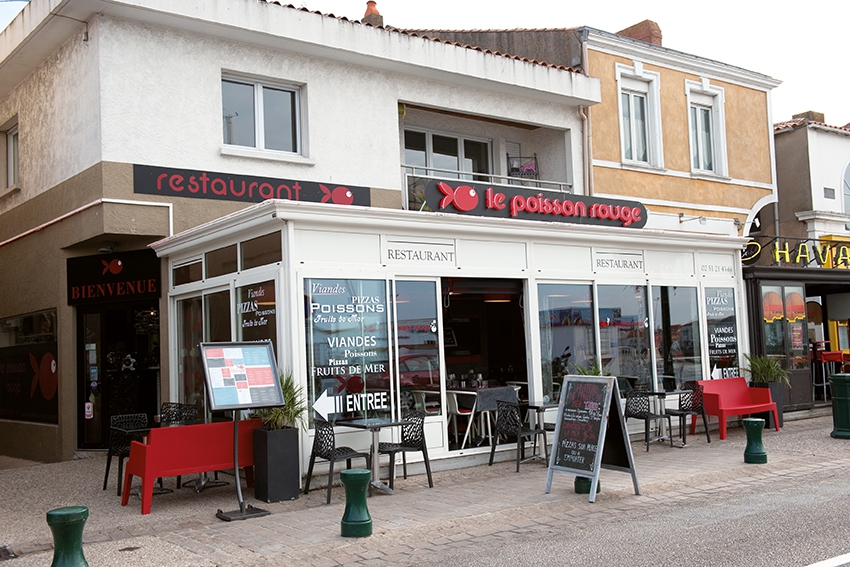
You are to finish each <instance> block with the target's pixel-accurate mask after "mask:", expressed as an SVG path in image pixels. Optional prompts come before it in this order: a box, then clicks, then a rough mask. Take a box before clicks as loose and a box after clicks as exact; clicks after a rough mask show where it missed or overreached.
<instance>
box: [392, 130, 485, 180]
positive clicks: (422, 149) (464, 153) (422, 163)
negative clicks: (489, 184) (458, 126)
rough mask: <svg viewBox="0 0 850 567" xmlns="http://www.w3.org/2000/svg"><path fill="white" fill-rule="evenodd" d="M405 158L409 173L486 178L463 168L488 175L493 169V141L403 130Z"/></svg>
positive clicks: (457, 177)
mask: <svg viewBox="0 0 850 567" xmlns="http://www.w3.org/2000/svg"><path fill="white" fill-rule="evenodd" d="M404 162H405V166H407V171H408V173H416V174H420V175H421V174H425V173H427V174H431V175H435V176H437V177H450V178H453V179H470V180H471V179H475V180H480V181H486V179H487V178H485V177H480V176H474V175H463V172H467V173H480V174H484V175H487V174H489V173H490V172H491V171H492V169H491V165H490V142H488V141H485V140H475V139H470V138H462V137H459V136H451V135H446V134H438V133H434V132H423V131H417V130H405V131H404Z"/></svg>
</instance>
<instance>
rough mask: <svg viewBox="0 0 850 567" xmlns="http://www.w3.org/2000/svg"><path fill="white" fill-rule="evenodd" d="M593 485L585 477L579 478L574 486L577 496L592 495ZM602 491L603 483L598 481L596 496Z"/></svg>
mask: <svg viewBox="0 0 850 567" xmlns="http://www.w3.org/2000/svg"><path fill="white" fill-rule="evenodd" d="M591 484H593V481H592V480H591V479H589V478H586V477H583V476H577V477H576V481H575V484H574V489H575V491H576V494H590V485H591ZM600 490H602V483H601V482H600V481H596V494H599V491H600Z"/></svg>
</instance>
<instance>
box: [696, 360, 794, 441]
mask: <svg viewBox="0 0 850 567" xmlns="http://www.w3.org/2000/svg"><path fill="white" fill-rule="evenodd" d="M697 384H699V385H700V386H702V387H703V398H702V399H703V406H704V407H705V413H706V414H708V415H716V416H717V417H718V418H719V419H720V438H721V439H726V418H727V417H729V416H735V415H749V414H752V413H759V412H765V411H772V412H773V421H774V423H775V424H776V430H777V431H779V414H778V413H777V411H776V403H774V402H773V400H772V399H771V397H770V390H768V389H767V388H751V387H749V386H747V381H746V380H745V379H744V378H743V377H741V376H739V377H737V378H722V379H720V380H700V381H698V382H697ZM696 428H697V417H696V416H692V417H691V435H694V434H696Z"/></svg>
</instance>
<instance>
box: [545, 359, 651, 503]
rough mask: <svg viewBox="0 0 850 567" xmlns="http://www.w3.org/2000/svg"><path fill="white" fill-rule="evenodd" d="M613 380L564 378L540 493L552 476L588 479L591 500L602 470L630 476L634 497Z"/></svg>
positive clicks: (630, 463)
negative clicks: (619, 472) (547, 471)
mask: <svg viewBox="0 0 850 567" xmlns="http://www.w3.org/2000/svg"><path fill="white" fill-rule="evenodd" d="M620 405H621V404H620V391H619V390H618V389H617V381H616V378H614V377H613V376H572V375H568V376H564V383H563V385H562V386H561V399H560V401H559V403H558V420H557V421H556V422H555V441H554V443H553V445H552V453H551V454H550V456H549V473H548V475H547V478H546V494H549V491H550V490H551V488H552V476H553V474H554V473H555V472H562V473H567V474H572V475H575V476H577V477H583V478H587V479H590V481H591V484H590V499H589V500H590V502H593V501H594V500H595V499H596V487H597V486H598V485H599V470H600V469H601V468H602V467H605V468H608V469H613V470H618V471H622V472H628V473H631V475H632V482H633V483H634V486H635V494H640V487H639V486H638V479H637V473H636V472H635V463H634V458H633V457H632V447H631V445H630V444H629V437H628V432H627V431H626V424H625V418H624V417H623V412H622V411H621V408H620Z"/></svg>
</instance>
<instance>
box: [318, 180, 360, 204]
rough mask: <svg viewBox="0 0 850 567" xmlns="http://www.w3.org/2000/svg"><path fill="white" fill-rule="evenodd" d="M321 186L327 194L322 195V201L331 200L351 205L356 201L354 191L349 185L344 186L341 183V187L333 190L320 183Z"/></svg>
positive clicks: (335, 202)
mask: <svg viewBox="0 0 850 567" xmlns="http://www.w3.org/2000/svg"><path fill="white" fill-rule="evenodd" d="M319 188H320V189H321V190H322V192H323V193H324V194H325V196H324V197H322V201H321V202H322V203H327V202H328V201H331V202H332V203H334V204H337V205H350V204H351V203H353V202H354V193H352V192H351V189H349V188H348V187H343V186H342V185H340V186H339V187H337V188H336V189H334V190H333V191H331V190H330V189H328V188H327V187H325V186H324V185H322V184H321V183H319Z"/></svg>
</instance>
